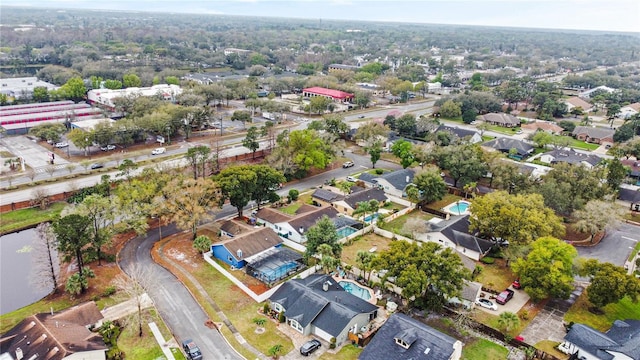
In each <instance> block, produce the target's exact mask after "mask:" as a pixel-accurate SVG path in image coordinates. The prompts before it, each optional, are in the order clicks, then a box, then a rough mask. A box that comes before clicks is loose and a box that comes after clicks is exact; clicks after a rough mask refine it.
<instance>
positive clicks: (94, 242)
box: [73, 194, 118, 266]
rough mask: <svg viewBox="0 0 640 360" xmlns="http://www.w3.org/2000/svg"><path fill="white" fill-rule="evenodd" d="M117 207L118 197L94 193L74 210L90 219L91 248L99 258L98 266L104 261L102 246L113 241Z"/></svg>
mask: <svg viewBox="0 0 640 360" xmlns="http://www.w3.org/2000/svg"><path fill="white" fill-rule="evenodd" d="M117 209H118V204H117V198H115V197H114V198H109V197H103V196H102V195H99V194H92V195H89V196H87V197H85V198H84V200H82V202H81V203H80V204H78V205H77V206H76V208H75V209H74V210H73V212H74V213H76V214H80V215H82V216H84V217H86V218H88V219H89V221H90V225H89V232H90V234H91V248H92V251H93V252H94V253H95V254H96V257H97V258H98V266H100V265H101V261H102V260H101V258H102V247H103V246H104V245H107V244H109V243H110V242H111V236H112V235H113V234H114V225H115V219H116V214H117V211H116V210H117Z"/></svg>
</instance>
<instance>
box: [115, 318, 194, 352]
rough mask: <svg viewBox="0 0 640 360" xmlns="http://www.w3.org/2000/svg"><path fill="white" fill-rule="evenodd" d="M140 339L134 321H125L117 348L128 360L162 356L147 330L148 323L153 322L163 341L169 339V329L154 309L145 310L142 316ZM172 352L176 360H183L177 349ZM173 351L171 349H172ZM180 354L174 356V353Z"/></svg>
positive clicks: (151, 334)
mask: <svg viewBox="0 0 640 360" xmlns="http://www.w3.org/2000/svg"><path fill="white" fill-rule="evenodd" d="M143 319H144V320H143V325H142V333H143V335H142V337H139V336H138V323H137V322H136V321H135V320H133V319H132V320H131V321H126V322H125V324H126V325H125V327H124V329H122V333H121V334H120V336H119V337H118V348H120V350H122V351H123V352H124V353H125V354H126V356H127V358H129V359H141V360H154V359H158V358H160V357H162V356H163V354H162V349H161V348H160V345H159V344H158V342H157V341H156V338H155V337H154V336H153V333H152V332H151V328H149V325H148V324H149V322H155V323H156V325H158V328H159V329H160V332H161V333H162V337H164V339H165V340H168V339H170V338H171V336H172V335H171V333H170V332H169V329H167V327H166V326H165V325H164V323H163V322H162V319H161V318H160V316H159V315H158V314H157V313H156V311H155V310H154V309H147V310H145V311H144V314H143ZM176 350H177V351H174V356H181V357H177V358H176V359H184V356H183V355H182V353H181V352H180V350H179V349H176ZM172 351H173V349H172ZM176 352H177V353H180V355H176V354H175V353H176Z"/></svg>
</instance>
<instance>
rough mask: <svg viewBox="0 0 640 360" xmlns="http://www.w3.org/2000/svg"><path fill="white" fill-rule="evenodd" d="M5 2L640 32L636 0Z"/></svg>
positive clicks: (42, 6)
mask: <svg viewBox="0 0 640 360" xmlns="http://www.w3.org/2000/svg"><path fill="white" fill-rule="evenodd" d="M1 7H7V8H9V7H11V8H37V9H43V10H44V9H50V10H88V11H117V12H143V13H180V14H192V15H226V16H248V17H264V18H283V19H300V20H318V21H320V20H328V21H333V20H335V21H358V22H360V21H362V22H373V23H375V22H380V23H408V24H411V23H414V24H424V25H458V26H485V27H498V28H515V29H532V30H543V29H544V30H569V31H598V32H618V33H619V32H622V33H633V34H636V33H640V22H639V21H638V19H640V1H637V0H608V1H603V0H557V1H553V0H538V1H533V0H509V1H507V0H488V1H487V0H485V1H470V0H449V1H443V0H400V1H393V2H392V1H387V0H384V1H375V0H371V1H364V0H324V1H321V0H298V1H291V0H281V1H276V0H222V1H203V0H184V1H180V2H176V1H167V0H164V1H163V0H137V1H126V0H112V1H109V2H104V3H99V4H96V3H95V2H93V1H89V0H24V1H23V3H21V4H20V5H12V6H11V5H3V6H1ZM150 9H152V10H150ZM0 22H4V19H1V18H0Z"/></svg>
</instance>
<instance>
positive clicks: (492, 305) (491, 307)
mask: <svg viewBox="0 0 640 360" xmlns="http://www.w3.org/2000/svg"><path fill="white" fill-rule="evenodd" d="M476 305H479V306H482V307H483V308H487V309H489V310H498V305H496V303H494V302H493V301H491V300H487V299H483V298H477V299H476Z"/></svg>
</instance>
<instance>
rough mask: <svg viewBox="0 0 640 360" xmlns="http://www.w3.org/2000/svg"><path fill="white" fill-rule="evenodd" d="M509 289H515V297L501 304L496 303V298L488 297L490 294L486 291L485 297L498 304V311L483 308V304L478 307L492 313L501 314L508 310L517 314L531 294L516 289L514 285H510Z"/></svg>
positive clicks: (477, 307)
mask: <svg viewBox="0 0 640 360" xmlns="http://www.w3.org/2000/svg"><path fill="white" fill-rule="evenodd" d="M509 289H511V290H513V298H511V300H509V302H508V303H506V304H504V305H500V304H498V303H496V300H495V299H490V298H489V297H488V295H489V294H487V293H485V294H486V295H485V298H488V299H490V300H491V301H493V302H494V303H496V304H497V305H498V310H497V311H494V310H489V309H487V308H483V307H482V306H478V305H476V309H480V310H482V311H485V312H488V313H489V314H492V315H500V314H502V313H503V312H507V311H509V312H512V313H514V314H516V313H517V312H518V311H520V309H522V307H523V306H524V305H525V304H526V303H527V301H529V295H527V293H525V292H524V291H522V290H515V289H514V288H512V287H509Z"/></svg>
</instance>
